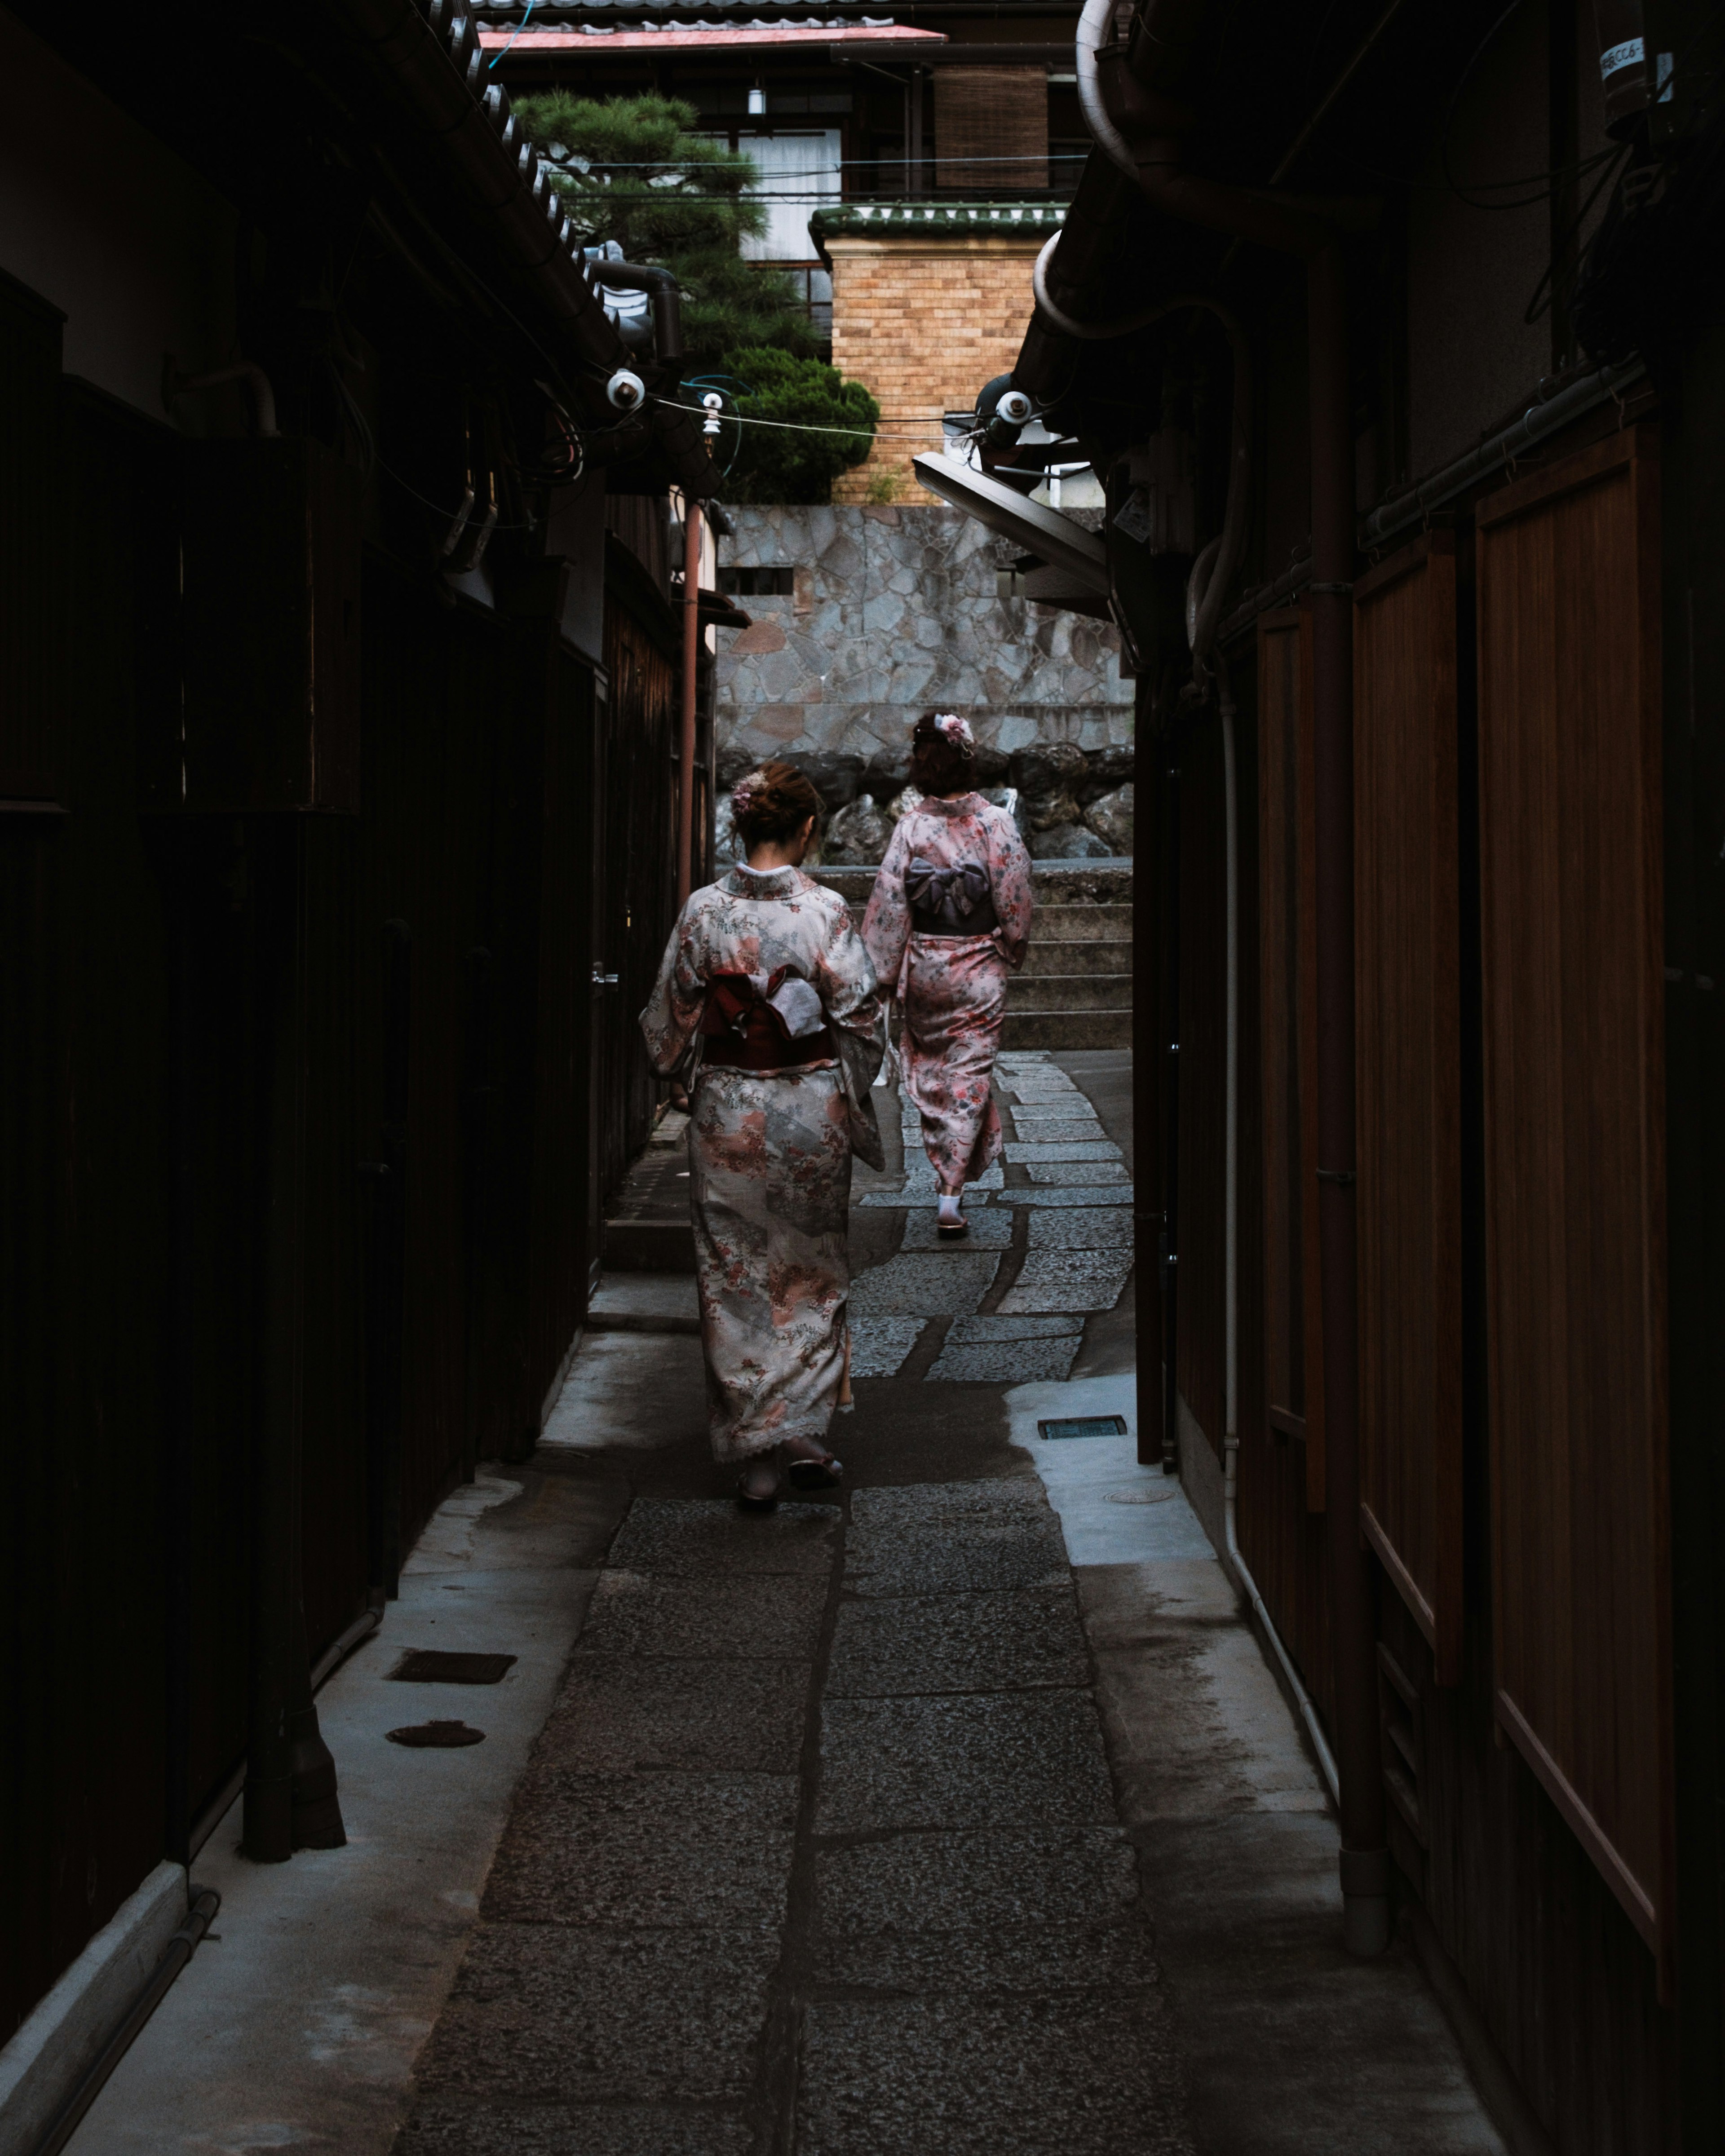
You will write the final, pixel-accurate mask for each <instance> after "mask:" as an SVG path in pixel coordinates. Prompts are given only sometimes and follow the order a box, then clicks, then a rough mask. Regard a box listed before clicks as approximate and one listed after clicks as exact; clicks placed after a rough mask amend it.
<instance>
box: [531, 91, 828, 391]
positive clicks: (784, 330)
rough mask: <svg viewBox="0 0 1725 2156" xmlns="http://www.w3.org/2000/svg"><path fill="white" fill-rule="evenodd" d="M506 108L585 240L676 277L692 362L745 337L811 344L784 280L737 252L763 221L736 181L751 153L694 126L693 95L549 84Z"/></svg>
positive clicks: (785, 345)
mask: <svg viewBox="0 0 1725 2156" xmlns="http://www.w3.org/2000/svg"><path fill="white" fill-rule="evenodd" d="M515 112H516V118H517V119H518V120H519V121H520V122H521V127H522V129H523V131H525V132H526V135H527V136H528V137H529V139H530V140H531V141H533V142H534V143H535V144H536V146H537V147H538V150H539V152H540V155H541V156H542V157H545V158H547V159H548V161H549V162H551V164H552V169H553V172H554V175H555V184H556V186H557V192H558V193H559V194H560V195H561V197H562V202H563V206H564V208H566V209H567V211H568V213H569V220H570V223H572V224H573V225H574V227H575V228H576V230H577V232H578V234H580V236H581V239H582V242H583V245H586V246H588V247H600V246H603V244H605V243H606V242H607V241H608V240H615V241H616V242H617V244H619V246H620V247H621V248H622V249H623V252H624V257H625V258H626V259H628V260H629V261H631V262H654V263H660V264H663V265H664V267H665V269H669V270H670V272H671V273H672V275H674V276H675V278H676V280H677V282H678V283H679V284H680V285H681V286H682V288H683V342H684V346H685V350H686V352H687V353H688V355H689V365H688V370H687V371H688V372H690V373H691V374H696V373H699V372H702V371H703V369H705V368H710V367H716V366H718V365H719V364H720V363H721V361H722V358H723V355H724V354H725V353H726V352H727V351H730V350H732V348H733V347H735V346H742V345H750V346H759V345H776V346H778V347H779V348H780V349H782V350H783V351H785V352H798V353H803V354H807V355H810V356H812V355H813V354H814V352H815V351H816V349H817V347H818V344H819V340H818V338H817V337H816V336H815V334H814V330H813V329H812V328H811V327H810V326H809V320H808V317H807V316H806V315H805V314H804V313H803V311H801V308H800V305H799V304H798V298H797V294H796V289H795V287H794V286H793V284H792V282H791V280H790V279H789V278H788V277H787V276H786V275H784V273H783V271H782V270H775V269H764V268H762V267H761V266H759V265H757V264H751V263H749V262H746V261H745V260H744V259H743V258H742V255H741V254H739V253H738V251H737V250H738V243H739V242H740V241H741V240H742V239H743V238H744V237H745V236H746V235H747V236H750V237H752V236H753V235H755V234H758V233H759V232H761V231H762V229H763V228H764V226H765V224H766V219H767V213H766V210H765V208H764V207H763V206H762V204H761V203H758V202H752V201H750V200H749V199H748V198H747V195H746V194H745V193H744V190H745V189H746V188H747V187H749V186H750V185H751V184H752V182H754V181H755V179H756V178H757V173H756V170H755V166H754V162H753V161H752V159H751V158H749V157H745V156H744V155H743V154H742V152H741V151H736V150H732V149H729V148H727V147H726V146H725V145H724V144H723V143H722V142H716V141H712V140H711V139H710V138H709V137H708V136H704V135H701V134H699V133H697V132H696V130H697V129H698V128H699V126H700V124H701V115H700V114H699V113H698V112H697V111H696V109H695V107H694V106H693V105H688V104H685V103H684V102H683V101H682V100H680V99H676V98H668V97H656V96H651V95H648V96H642V97H619V98H613V99H611V100H608V101H606V102H602V101H600V100H597V99H594V98H588V97H574V96H572V95H570V94H569V92H568V91H567V90H552V91H549V92H547V94H546V95H543V96H540V97H519V98H517V99H516V100H515Z"/></svg>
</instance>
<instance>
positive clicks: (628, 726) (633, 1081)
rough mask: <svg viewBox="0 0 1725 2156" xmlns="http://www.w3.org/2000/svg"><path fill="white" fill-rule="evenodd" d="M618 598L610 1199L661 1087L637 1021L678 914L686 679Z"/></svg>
mask: <svg viewBox="0 0 1725 2156" xmlns="http://www.w3.org/2000/svg"><path fill="white" fill-rule="evenodd" d="M605 669H606V671H607V673H608V675H609V677H610V698H609V705H608V714H607V723H606V729H605V836H604V850H605V876H604V885H603V914H604V929H603V945H604V960H605V963H604V971H605V972H606V973H615V974H616V975H617V976H618V984H617V986H616V988H614V989H612V990H610V991H609V992H608V993H607V994H606V995H605V997H604V998H603V1001H602V1003H601V1004H600V1006H599V1009H600V1011H601V1013H602V1014H603V1017H602V1024H603V1050H602V1064H601V1077H600V1089H601V1090H600V1099H601V1102H602V1114H603V1122H602V1125H601V1143H602V1147H603V1151H602V1156H601V1159H600V1163H599V1176H600V1184H601V1188H603V1190H604V1191H606V1192H607V1193H609V1192H610V1191H612V1190H614V1189H615V1188H616V1187H617V1185H618V1184H619V1183H620V1182H621V1181H622V1179H623V1177H624V1173H626V1171H627V1169H628V1168H629V1163H630V1162H631V1161H632V1160H633V1159H634V1157H635V1155H636V1153H637V1152H639V1150H640V1148H641V1147H642V1146H643V1145H644V1144H645V1142H646V1140H647V1137H648V1134H649V1132H650V1130H651V1129H652V1126H653V1112H654V1109H655V1106H656V1105H657V1102H658V1099H659V1083H658V1081H657V1080H656V1079H655V1077H654V1075H653V1073H652V1071H651V1070H650V1069H649V1066H648V1063H647V1057H646V1053H645V1050H644V1047H643V1045H642V1041H641V1033H640V1027H639V1024H638V1022H637V1021H638V1019H639V1013H640V1011H641V1010H642V1009H643V1007H644V1005H645V1004H646V1001H647V998H648V996H649V994H650V993H652V988H653V983H654V980H655V978H656V977H657V974H658V972H659V962H660V957H661V956H662V955H663V953H664V951H665V944H666V942H667V941H668V940H669V938H670V932H671V924H672V921H673V920H674V918H675V912H676V863H675V845H674V841H673V834H672V808H673V802H672V790H671V789H672V782H673V779H674V777H675V764H674V762H673V761H672V752H673V750H674V748H675V738H676V729H677V672H676V669H675V665H674V663H673V661H672V659H671V657H670V653H669V652H668V651H667V650H665V649H662V648H661V647H660V644H659V643H658V641H657V640H656V639H655V637H654V635H653V634H652V633H651V632H650V630H649V629H648V627H647V626H646V625H645V624H644V623H642V622H641V621H639V619H637V618H636V616H635V615H634V613H632V612H631V611H630V610H629V607H628V606H627V605H626V604H624V603H619V594H618V593H616V592H615V591H613V592H612V593H609V594H608V598H607V603H606V608H605Z"/></svg>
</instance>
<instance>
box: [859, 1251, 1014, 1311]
mask: <svg viewBox="0 0 1725 2156" xmlns="http://www.w3.org/2000/svg"><path fill="white" fill-rule="evenodd" d="M999 1269H1000V1259H999V1254H998V1253H997V1252H995V1251H993V1250H931V1251H928V1252H927V1253H922V1252H918V1253H916V1254H915V1255H911V1256H908V1257H902V1256H901V1257H896V1258H889V1259H888V1260H887V1261H886V1264H885V1265H871V1266H870V1268H869V1270H867V1271H866V1272H865V1273H859V1274H858V1275H857V1276H856V1278H855V1280H854V1281H852V1282H851V1283H850V1306H851V1308H852V1310H854V1311H855V1312H856V1314H857V1315H858V1316H859V1317H873V1316H876V1315H882V1316H893V1317H954V1316H956V1315H958V1314H959V1313H961V1312H971V1311H973V1310H974V1309H975V1308H976V1307H977V1305H978V1303H979V1302H980V1301H982V1299H983V1296H985V1295H986V1294H987V1293H988V1290H989V1289H990V1288H991V1287H992V1286H993V1284H994V1276H995V1274H996V1273H997V1272H998V1271H999Z"/></svg>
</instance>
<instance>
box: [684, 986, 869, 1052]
mask: <svg viewBox="0 0 1725 2156" xmlns="http://www.w3.org/2000/svg"><path fill="white" fill-rule="evenodd" d="M783 979H784V968H783V967H781V968H779V970H778V973H771V974H769V975H768V979H767V989H766V993H765V994H764V995H763V994H762V992H761V990H760V989H759V988H757V987H756V985H755V983H754V982H753V981H752V980H751V979H750V978H749V976H748V975H747V973H714V974H712V975H711V976H710V977H709V978H708V981H707V984H706V1009H705V1010H704V1011H703V1012H702V1014H701V1033H702V1034H703V1036H704V1037H705V1039H706V1050H705V1053H704V1055H703V1056H702V1059H701V1060H703V1061H704V1062H706V1063H716V1064H720V1065H724V1066H725V1067H726V1068H727V1069H730V1070H792V1069H793V1068H794V1067H796V1066H797V1065H800V1064H804V1063H823V1062H834V1061H836V1060H837V1057H838V1050H836V1048H835V1047H834V1045H833V1035H832V1031H831V1029H830V1028H829V1027H828V1026H824V1025H823V1026H822V1027H820V1028H819V1030H818V1031H816V1032H814V1033H804V1034H798V1035H796V1036H795V1037H794V1038H793V1036H792V1034H791V1031H790V1029H789V1027H788V1025H787V1024H785V1021H784V1019H783V1016H782V1015H781V1014H780V1013H779V1012H778V1011H777V1010H775V1009H773V1005H772V1004H771V1003H770V1002H768V997H770V996H772V995H774V994H776V993H777V992H778V988H779V985H780V983H782V982H783Z"/></svg>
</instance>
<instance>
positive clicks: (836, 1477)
mask: <svg viewBox="0 0 1725 2156" xmlns="http://www.w3.org/2000/svg"><path fill="white" fill-rule="evenodd" d="M785 1475H786V1477H787V1479H788V1481H789V1483H790V1486H791V1487H792V1489H793V1490H836V1489H837V1488H838V1486H839V1484H840V1483H841V1482H842V1481H844V1480H845V1469H844V1467H843V1466H842V1464H841V1463H840V1462H839V1461H838V1460H834V1457H833V1455H832V1454H831V1453H830V1452H829V1453H828V1455H826V1457H825V1459H824V1460H789V1461H788V1462H787V1463H786V1466H785Z"/></svg>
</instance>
